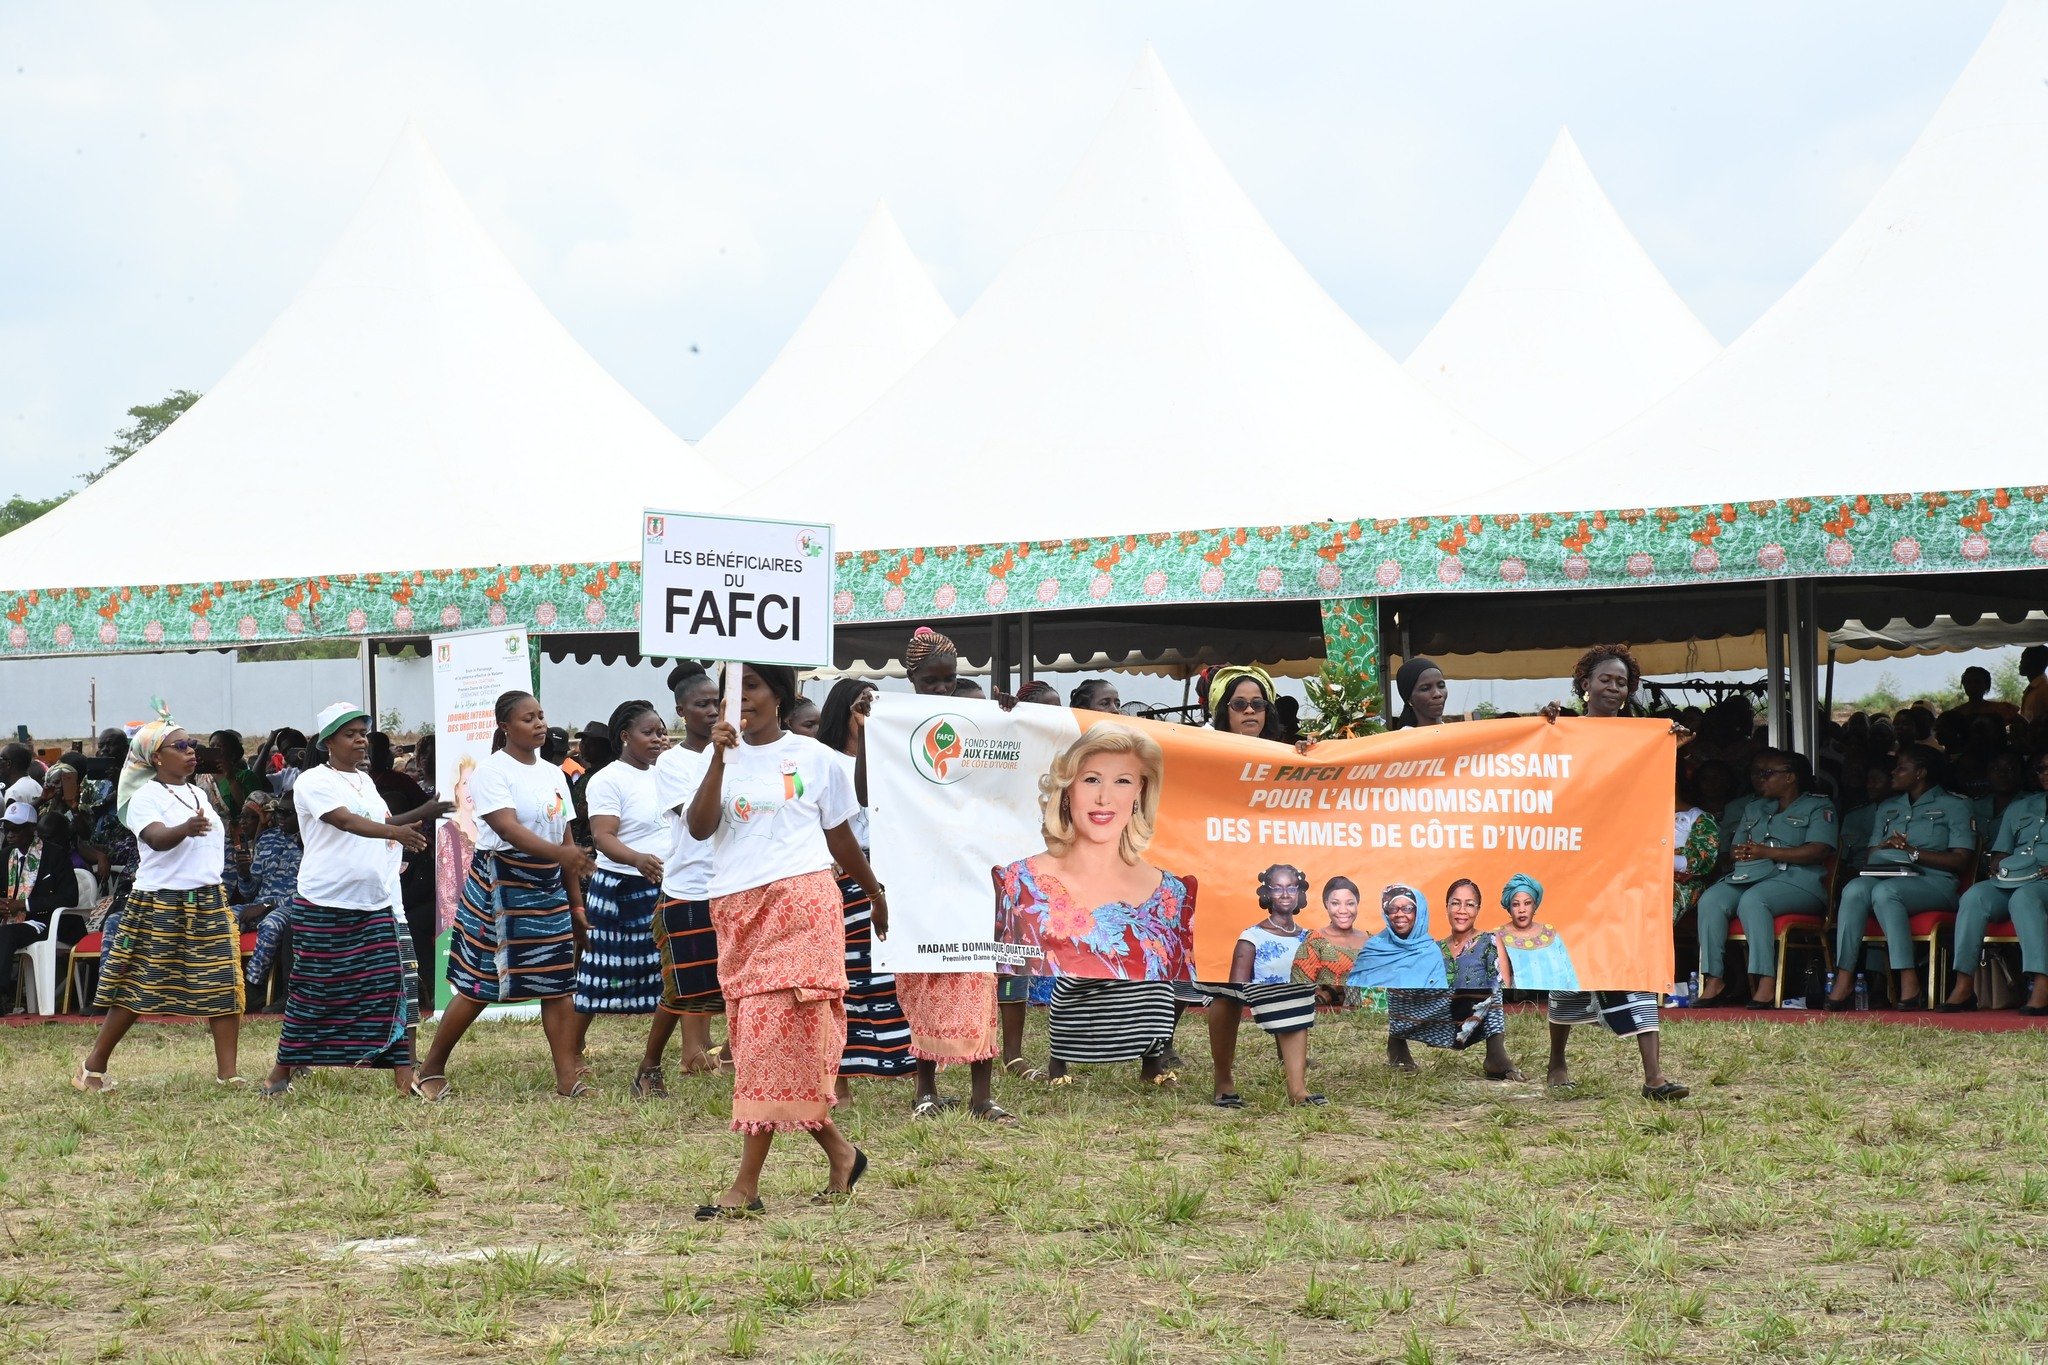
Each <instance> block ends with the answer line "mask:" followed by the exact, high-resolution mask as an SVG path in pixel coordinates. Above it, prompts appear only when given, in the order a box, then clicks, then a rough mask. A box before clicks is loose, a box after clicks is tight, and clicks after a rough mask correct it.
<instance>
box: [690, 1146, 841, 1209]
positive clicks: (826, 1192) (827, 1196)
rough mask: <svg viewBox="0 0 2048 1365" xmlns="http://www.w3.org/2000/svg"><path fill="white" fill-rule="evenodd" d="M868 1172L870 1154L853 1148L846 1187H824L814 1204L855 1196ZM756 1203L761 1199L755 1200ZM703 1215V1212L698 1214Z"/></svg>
mask: <svg viewBox="0 0 2048 1365" xmlns="http://www.w3.org/2000/svg"><path fill="white" fill-rule="evenodd" d="M867 1173H868V1154H867V1153H866V1152H863V1151H862V1150H861V1149H860V1148H858V1147H856V1148H854V1149H853V1169H852V1170H850V1171H848V1172H847V1173H846V1188H845V1189H843V1190H834V1189H823V1190H819V1191H818V1192H817V1193H816V1194H814V1195H812V1196H811V1202H812V1203H813V1204H840V1203H844V1202H845V1201H846V1200H849V1199H851V1198H853V1187H854V1186H856V1185H858V1184H860V1178H861V1177H862V1176H864V1175H866V1174H867ZM754 1202H755V1203H756V1204H758V1203H760V1202H761V1201H760V1200H758V1199H757V1200H755V1201H754ZM698 1216H699V1217H702V1216H703V1215H702V1214H699V1215H698Z"/></svg>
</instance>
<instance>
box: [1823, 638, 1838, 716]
mask: <svg viewBox="0 0 2048 1365" xmlns="http://www.w3.org/2000/svg"><path fill="white" fill-rule="evenodd" d="M1821 710H1822V711H1824V712H1826V713H1827V717H1828V719H1829V720H1833V719H1834V718H1835V642H1834V641H1832V640H1830V641H1828V690H1827V700H1826V701H1825V702H1823V703H1822V704H1821Z"/></svg>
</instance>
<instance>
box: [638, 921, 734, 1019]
mask: <svg viewBox="0 0 2048 1365" xmlns="http://www.w3.org/2000/svg"><path fill="white" fill-rule="evenodd" d="M654 953H655V958H656V962H657V965H658V966H659V968H660V971H661V1010H662V1013H664V1014H723V1013H725V996H724V995H723V994H722V993H721V992H720V990H719V986H718V931H717V930H715V929H713V928H712V927H711V902H710V901H679V900H676V899H675V898H674V897H672V896H663V897H661V898H660V899H659V900H658V901H657V902H656V903H655V906H654Z"/></svg>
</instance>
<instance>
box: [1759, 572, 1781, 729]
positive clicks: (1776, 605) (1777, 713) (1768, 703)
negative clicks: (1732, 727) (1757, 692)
mask: <svg viewBox="0 0 2048 1365" xmlns="http://www.w3.org/2000/svg"><path fill="white" fill-rule="evenodd" d="M1764 709H1765V713H1766V715H1765V719H1766V723H1767V724H1768V725H1769V726H1770V735H1771V747H1772V748H1774V749H1775V748H1779V747H1781V746H1782V745H1783V744H1784V743H1785V612H1784V604H1783V598H1782V597H1781V596H1780V593H1779V585H1778V584H1777V583H1776V582H1770V583H1766V584H1764Z"/></svg>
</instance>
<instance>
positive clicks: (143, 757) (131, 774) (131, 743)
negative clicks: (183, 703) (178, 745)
mask: <svg viewBox="0 0 2048 1365" xmlns="http://www.w3.org/2000/svg"><path fill="white" fill-rule="evenodd" d="M149 701H150V705H151V706H153V707H155V708H156V719H155V720H149V721H144V722H143V723H142V724H141V725H139V726H137V727H136V728H135V733H134V734H132V735H130V736H129V737H128V759H127V761H126V762H125V763H123V764H122V765H121V781H120V783H119V785H118V786H116V787H115V789H114V818H115V819H117V820H119V821H120V822H121V823H122V824H124V825H125V824H127V823H128V803H129V802H130V801H133V800H134V799H135V793H137V792H139V791H141V790H142V788H143V784H144V783H146V782H148V781H149V780H150V779H151V778H152V777H155V776H156V769H155V768H154V767H152V766H150V760H151V759H153V758H155V757H156V751H157V750H158V749H161V748H163V747H164V741H165V740H167V739H169V738H170V737H171V736H172V735H173V734H174V733H176V732H177V730H178V729H179V728H180V727H179V725H178V722H176V721H174V720H172V719H171V708H170V707H169V706H167V705H165V704H164V699H163V698H162V697H151V698H150V699H149Z"/></svg>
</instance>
